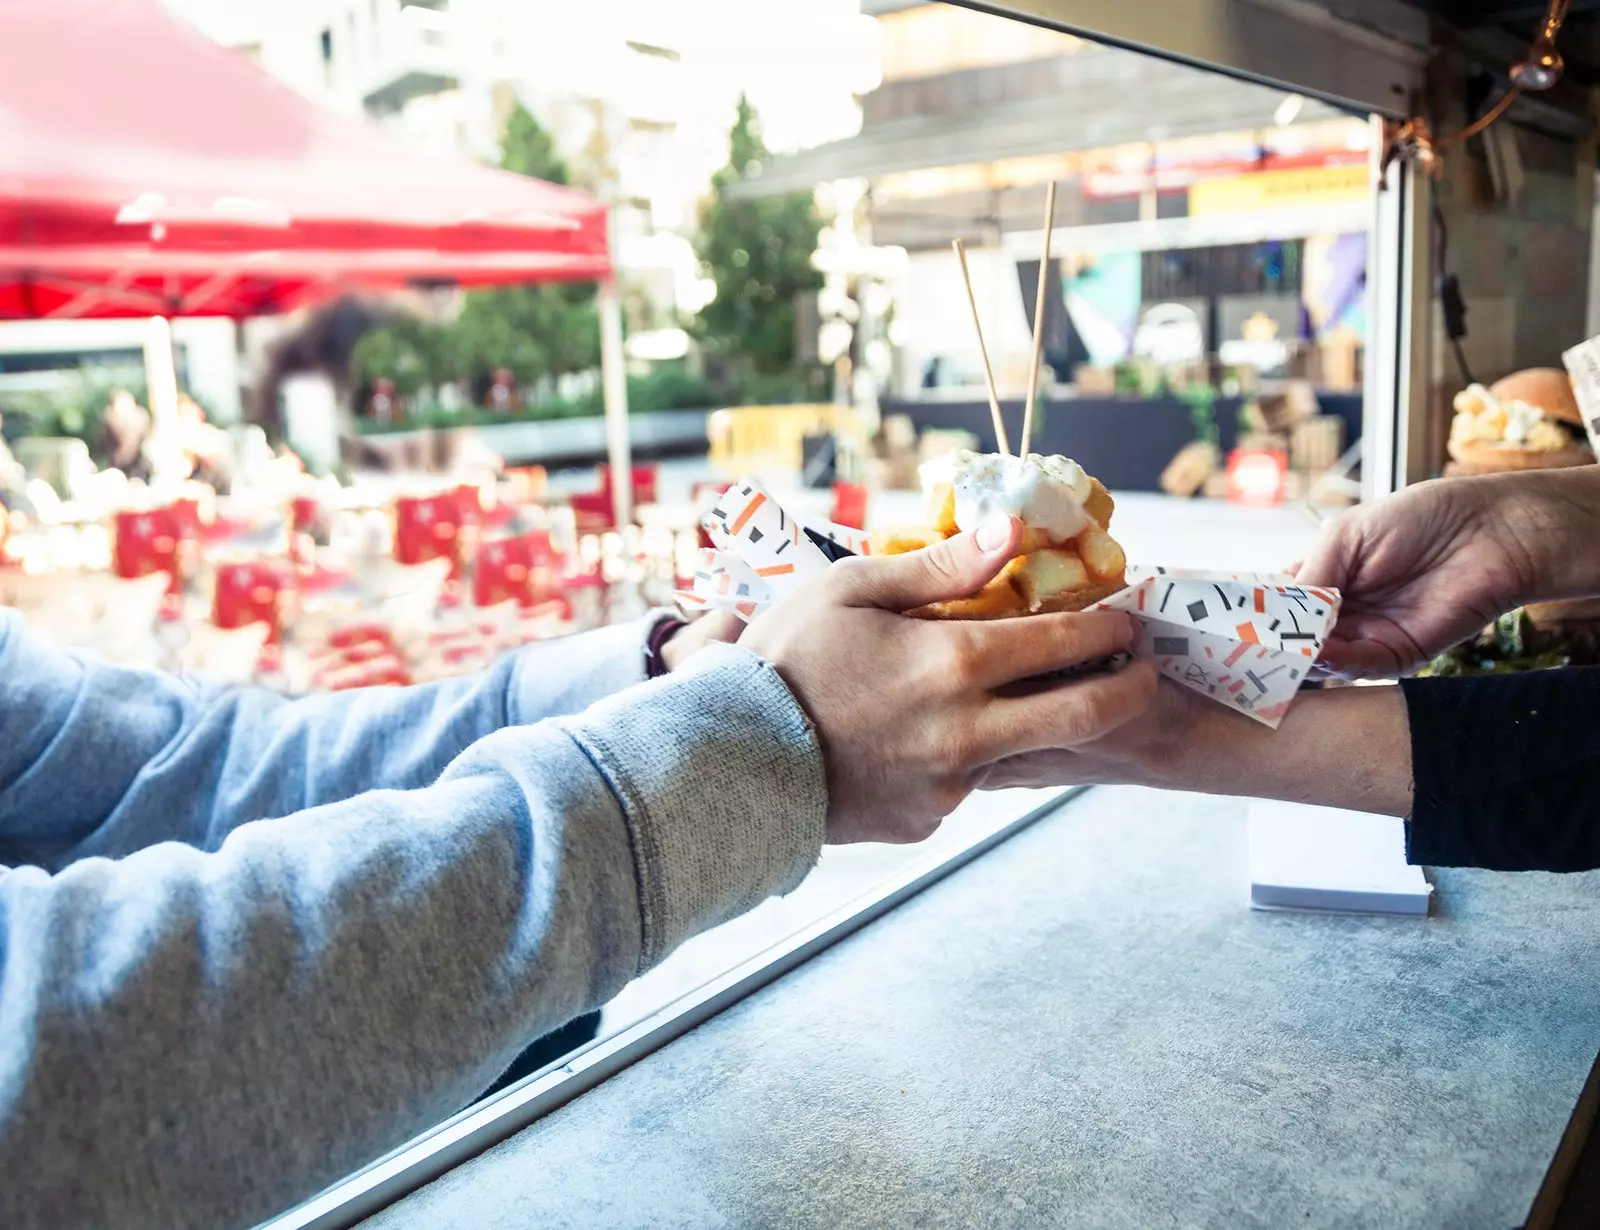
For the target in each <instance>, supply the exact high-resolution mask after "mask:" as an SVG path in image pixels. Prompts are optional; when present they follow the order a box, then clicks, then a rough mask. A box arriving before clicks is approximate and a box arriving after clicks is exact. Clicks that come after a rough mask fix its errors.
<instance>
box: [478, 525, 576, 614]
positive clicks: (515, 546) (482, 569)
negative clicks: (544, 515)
mask: <svg viewBox="0 0 1600 1230" xmlns="http://www.w3.org/2000/svg"><path fill="white" fill-rule="evenodd" d="M560 579H561V557H560V556H559V555H558V554H557V553H556V550H555V548H554V547H553V546H552V545H551V543H550V534H549V532H548V531H547V530H532V531H530V532H529V533H526V534H523V535H522V536H521V537H519V538H497V539H494V540H493V541H490V542H486V543H484V544H483V546H482V548H481V549H480V550H479V551H478V559H477V563H476V564H475V566H474V569H473V576H472V600H473V601H474V602H476V603H477V604H478V605H479V606H496V605H498V604H499V603H502V602H511V601H515V602H516V603H517V604H518V605H519V606H524V607H527V606H533V605H534V604H535V603H537V602H544V601H547V600H549V599H550V598H551V597H553V596H554V595H556V594H557V593H558V592H559V589H560Z"/></svg>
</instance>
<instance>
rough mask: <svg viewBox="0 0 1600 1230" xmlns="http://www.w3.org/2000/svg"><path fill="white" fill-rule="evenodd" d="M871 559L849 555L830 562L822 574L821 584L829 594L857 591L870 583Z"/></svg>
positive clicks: (871, 572) (872, 571)
mask: <svg viewBox="0 0 1600 1230" xmlns="http://www.w3.org/2000/svg"><path fill="white" fill-rule="evenodd" d="M873 573H874V569H873V566H872V561H871V560H869V559H868V558H866V557H865V556H860V555H851V556H847V557H846V558H844V559H842V560H840V561H839V562H838V563H836V564H831V565H829V567H828V570H827V571H826V572H824V573H823V574H822V585H823V588H825V589H826V590H827V591H828V592H829V594H830V595H832V596H835V597H837V596H840V595H843V594H852V593H859V592H861V591H862V590H865V589H867V588H868V587H869V586H870V585H871V583H872V576H873Z"/></svg>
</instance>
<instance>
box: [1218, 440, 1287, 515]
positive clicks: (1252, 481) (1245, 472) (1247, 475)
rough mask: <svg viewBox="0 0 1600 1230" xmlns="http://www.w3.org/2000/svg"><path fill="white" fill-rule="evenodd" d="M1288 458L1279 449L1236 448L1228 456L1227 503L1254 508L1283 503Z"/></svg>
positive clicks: (1270, 506) (1271, 506) (1269, 506)
mask: <svg viewBox="0 0 1600 1230" xmlns="http://www.w3.org/2000/svg"><path fill="white" fill-rule="evenodd" d="M1288 479H1289V455H1288V454H1287V453H1285V452H1283V451H1282V450H1281V449H1267V448H1259V449H1242V448H1236V449H1234V450H1233V452H1231V453H1229V454H1228V502H1229V503H1230V504H1246V505H1249V506H1251V507H1254V508H1273V507H1275V506H1277V505H1279V504H1282V503H1283V499H1284V494H1285V491H1286V489H1287V487H1288Z"/></svg>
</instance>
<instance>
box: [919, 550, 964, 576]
mask: <svg viewBox="0 0 1600 1230" xmlns="http://www.w3.org/2000/svg"><path fill="white" fill-rule="evenodd" d="M918 556H919V558H920V559H921V561H922V567H923V569H924V570H925V571H926V572H927V574H928V577H929V579H930V580H932V581H935V582H938V583H939V584H940V585H950V586H959V585H961V584H962V582H963V581H964V580H965V579H966V578H965V573H964V570H963V569H962V567H961V561H960V560H959V559H958V558H957V557H956V550H955V548H954V547H953V546H952V545H951V540H948V539H947V540H946V541H944V542H940V543H935V544H934V545H933V546H931V547H929V548H928V549H927V550H925V551H921V552H918Z"/></svg>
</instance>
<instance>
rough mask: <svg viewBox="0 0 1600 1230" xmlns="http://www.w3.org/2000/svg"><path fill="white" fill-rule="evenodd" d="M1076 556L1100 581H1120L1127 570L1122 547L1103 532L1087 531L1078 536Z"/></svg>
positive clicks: (1126, 558) (1126, 561)
mask: <svg viewBox="0 0 1600 1230" xmlns="http://www.w3.org/2000/svg"><path fill="white" fill-rule="evenodd" d="M1078 555H1079V557H1080V558H1081V559H1082V560H1083V562H1084V564H1085V566H1087V567H1088V569H1089V571H1090V572H1092V573H1093V574H1094V575H1095V576H1096V577H1098V578H1099V579H1100V580H1102V581H1113V580H1121V579H1122V576H1123V574H1124V573H1125V572H1126V571H1127V568H1128V557H1127V556H1126V555H1124V554H1123V551H1122V545H1121V544H1120V543H1118V542H1117V540H1116V539H1115V538H1113V537H1111V535H1110V534H1108V533H1106V532H1105V531H1104V530H1097V529H1087V530H1084V531H1083V533H1081V534H1079V535H1078Z"/></svg>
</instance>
